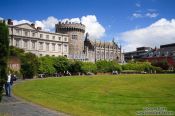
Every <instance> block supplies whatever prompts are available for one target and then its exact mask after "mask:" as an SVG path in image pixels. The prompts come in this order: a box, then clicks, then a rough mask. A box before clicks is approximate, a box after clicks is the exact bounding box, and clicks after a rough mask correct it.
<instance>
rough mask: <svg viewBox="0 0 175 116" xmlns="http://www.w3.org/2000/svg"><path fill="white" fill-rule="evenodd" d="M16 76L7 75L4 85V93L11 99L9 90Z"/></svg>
mask: <svg viewBox="0 0 175 116" xmlns="http://www.w3.org/2000/svg"><path fill="white" fill-rule="evenodd" d="M16 79H17V78H16V75H12V74H10V73H9V75H8V76H7V82H6V84H5V91H6V96H8V97H11V88H12V85H13V81H16Z"/></svg>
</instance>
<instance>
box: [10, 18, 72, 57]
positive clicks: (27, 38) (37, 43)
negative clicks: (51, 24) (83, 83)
mask: <svg viewBox="0 0 175 116" xmlns="http://www.w3.org/2000/svg"><path fill="white" fill-rule="evenodd" d="M8 27H9V37H10V45H11V46H15V47H18V48H21V49H24V50H25V51H26V52H31V53H34V54H36V55H37V56H45V55H49V56H66V57H68V53H69V49H68V48H69V46H68V35H67V34H63V33H51V32H46V31H41V28H40V27H37V28H35V24H31V25H30V24H28V23H23V24H19V25H13V22H12V21H11V20H10V19H9V20H8Z"/></svg>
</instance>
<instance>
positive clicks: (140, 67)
mask: <svg viewBox="0 0 175 116" xmlns="http://www.w3.org/2000/svg"><path fill="white" fill-rule="evenodd" d="M10 55H11V56H17V57H19V58H20V59H21V70H20V73H21V74H22V76H23V78H32V77H34V76H35V75H36V74H47V75H48V76H52V75H53V74H58V73H59V74H64V73H65V72H67V71H68V72H70V73H71V74H75V75H77V74H88V73H89V72H91V73H94V74H96V73H109V72H110V73H111V72H112V71H118V72H119V73H120V72H127V71H130V72H147V73H155V72H157V73H160V72H163V71H162V69H161V68H160V67H156V66H157V65H154V66H153V65H152V64H151V63H149V62H129V63H127V64H123V65H120V64H118V63H117V62H115V61H106V60H99V61H97V62H96V63H92V62H81V61H77V60H72V59H67V58H65V57H63V56H59V57H52V56H43V57H37V56H35V55H34V54H32V53H25V52H24V51H23V50H21V49H19V48H15V47H10Z"/></svg>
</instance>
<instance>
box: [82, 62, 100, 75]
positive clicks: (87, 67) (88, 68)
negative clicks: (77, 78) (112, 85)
mask: <svg viewBox="0 0 175 116" xmlns="http://www.w3.org/2000/svg"><path fill="white" fill-rule="evenodd" d="M82 71H83V73H85V74H87V73H88V72H92V73H97V66H96V64H95V63H92V62H83V63H82Z"/></svg>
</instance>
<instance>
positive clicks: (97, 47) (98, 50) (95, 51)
mask: <svg viewBox="0 0 175 116" xmlns="http://www.w3.org/2000/svg"><path fill="white" fill-rule="evenodd" d="M84 53H85V55H86V60H87V61H90V62H96V61H98V60H107V61H110V60H111V61H112V60H114V61H117V62H119V63H124V56H123V54H122V52H121V46H120V47H119V46H118V45H117V44H116V43H115V42H114V40H113V41H112V42H101V41H98V42H97V41H92V40H90V39H89V34H88V33H86V37H85V40H84Z"/></svg>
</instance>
